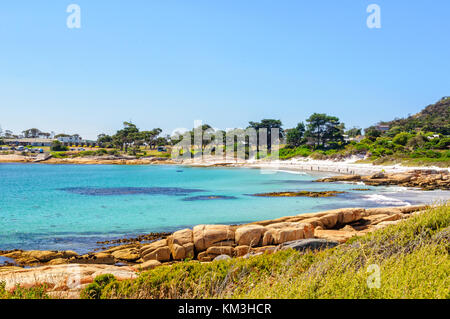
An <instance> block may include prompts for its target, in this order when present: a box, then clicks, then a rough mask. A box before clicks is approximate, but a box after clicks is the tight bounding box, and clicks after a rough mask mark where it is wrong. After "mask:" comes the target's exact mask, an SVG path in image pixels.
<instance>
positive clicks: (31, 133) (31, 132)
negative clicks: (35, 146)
mask: <svg viewBox="0 0 450 319" xmlns="http://www.w3.org/2000/svg"><path fill="white" fill-rule="evenodd" d="M22 133H23V135H24V136H25V137H26V138H36V137H38V136H39V134H40V133H41V131H40V130H39V129H37V128H30V129H28V130H25V131H22Z"/></svg>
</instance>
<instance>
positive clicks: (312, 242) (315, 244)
mask: <svg viewBox="0 0 450 319" xmlns="http://www.w3.org/2000/svg"><path fill="white" fill-rule="evenodd" d="M338 244H339V243H338V242H337V241H330V240H326V239H318V238H309V239H300V240H294V241H289V242H286V243H283V244H281V245H279V246H278V248H277V249H279V250H285V249H295V250H297V251H301V252H303V251H307V250H310V251H315V250H321V249H327V248H333V247H335V246H337V245H338Z"/></svg>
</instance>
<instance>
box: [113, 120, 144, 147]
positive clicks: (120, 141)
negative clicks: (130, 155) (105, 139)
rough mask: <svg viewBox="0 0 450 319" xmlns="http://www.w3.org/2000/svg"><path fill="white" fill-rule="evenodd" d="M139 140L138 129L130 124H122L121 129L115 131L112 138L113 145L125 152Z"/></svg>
mask: <svg viewBox="0 0 450 319" xmlns="http://www.w3.org/2000/svg"><path fill="white" fill-rule="evenodd" d="M138 138H139V129H138V128H137V127H136V125H134V124H133V123H130V122H123V129H121V130H119V131H117V133H116V134H115V135H114V136H113V137H112V140H113V144H114V145H115V146H116V147H117V148H120V150H121V151H123V150H124V148H125V152H126V151H127V150H128V146H129V145H130V144H131V143H133V142H134V141H135V140H137V139H138Z"/></svg>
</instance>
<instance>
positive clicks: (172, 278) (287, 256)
mask: <svg viewBox="0 0 450 319" xmlns="http://www.w3.org/2000/svg"><path fill="white" fill-rule="evenodd" d="M449 225H450V206H449V205H448V204H447V205H443V206H440V207H436V208H432V209H429V210H428V211H427V212H426V213H424V214H420V215H416V216H414V217H411V218H410V219H408V220H406V221H403V222H401V223H399V224H397V225H394V226H390V227H388V228H385V229H383V230H379V231H376V232H374V233H371V234H369V235H366V236H364V237H360V238H354V239H352V240H350V241H349V242H348V243H346V244H344V245H340V246H338V247H336V248H333V249H330V250H326V251H322V252H318V253H312V252H306V253H299V252H296V251H294V250H287V251H280V252H278V253H275V254H272V255H261V256H255V257H251V258H248V259H245V258H239V259H232V260H227V261H215V262H212V263H205V264H202V263H199V262H195V261H186V262H182V263H178V264H174V265H172V266H160V267H158V268H156V269H153V270H151V271H147V272H144V273H142V274H141V275H140V276H139V277H138V278H137V279H134V280H127V281H122V282H118V281H116V280H115V279H114V277H112V276H105V275H104V276H101V277H98V278H97V279H96V281H95V282H94V283H92V284H91V285H89V286H88V287H87V288H86V289H85V290H84V291H83V292H82V297H83V298H450V276H449V275H450V259H449V249H450V243H449V240H450V228H449ZM374 265H376V266H374ZM378 267H379V270H380V286H379V288H370V287H369V285H368V281H369V282H370V283H373V284H376V280H374V281H372V279H374V278H375V276H374V275H376V274H375V273H374V271H376V270H377V268H378Z"/></svg>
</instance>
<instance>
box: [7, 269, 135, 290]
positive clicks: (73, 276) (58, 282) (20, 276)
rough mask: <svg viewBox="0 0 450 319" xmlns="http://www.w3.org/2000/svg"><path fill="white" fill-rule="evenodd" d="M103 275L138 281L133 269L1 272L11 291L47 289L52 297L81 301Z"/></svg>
mask: <svg viewBox="0 0 450 319" xmlns="http://www.w3.org/2000/svg"><path fill="white" fill-rule="evenodd" d="M103 274H112V275H114V277H115V278H116V279H117V280H119V281H120V280H125V279H132V278H136V277H137V275H136V272H135V270H134V269H132V268H131V267H116V266H108V265H85V264H65V265H56V266H42V267H37V268H27V269H24V268H21V269H10V270H7V271H1V272H0V282H5V284H6V286H5V289H7V290H8V291H10V290H12V289H14V288H15V287H16V285H20V286H21V287H25V288H30V287H35V286H41V285H45V286H46V287H47V293H48V294H49V295H50V296H56V297H58V298H79V293H80V290H81V289H83V288H84V287H86V286H87V285H88V284H90V283H91V282H93V280H94V278H95V277H97V276H99V275H103Z"/></svg>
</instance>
